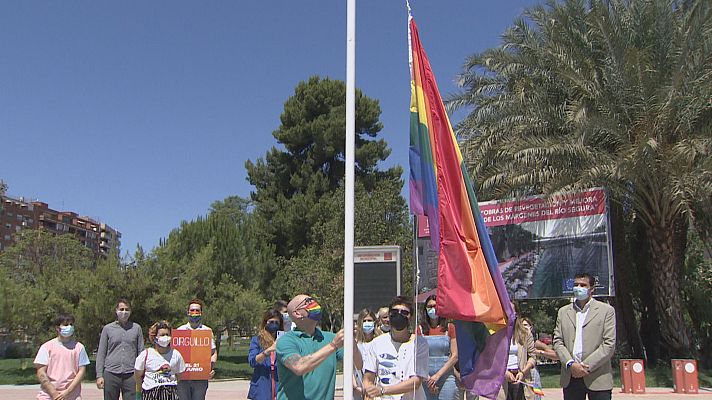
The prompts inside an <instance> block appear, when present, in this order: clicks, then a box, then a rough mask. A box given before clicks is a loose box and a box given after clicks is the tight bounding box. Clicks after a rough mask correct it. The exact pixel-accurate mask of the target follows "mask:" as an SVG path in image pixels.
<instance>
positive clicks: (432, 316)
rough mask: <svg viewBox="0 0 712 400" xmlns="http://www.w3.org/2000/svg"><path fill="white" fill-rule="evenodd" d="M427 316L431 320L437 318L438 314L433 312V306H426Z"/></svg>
mask: <svg viewBox="0 0 712 400" xmlns="http://www.w3.org/2000/svg"><path fill="white" fill-rule="evenodd" d="M428 317H429V318H430V319H432V320H436V319H438V314H437V313H436V312H435V307H433V308H428Z"/></svg>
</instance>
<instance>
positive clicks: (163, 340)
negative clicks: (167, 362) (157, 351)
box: [156, 336, 171, 347]
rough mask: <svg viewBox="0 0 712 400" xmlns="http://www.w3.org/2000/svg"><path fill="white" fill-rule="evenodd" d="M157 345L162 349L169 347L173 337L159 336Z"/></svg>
mask: <svg viewBox="0 0 712 400" xmlns="http://www.w3.org/2000/svg"><path fill="white" fill-rule="evenodd" d="M156 344H158V345H159V346H161V347H168V346H170V344H171V337H170V336H159V337H157V338H156Z"/></svg>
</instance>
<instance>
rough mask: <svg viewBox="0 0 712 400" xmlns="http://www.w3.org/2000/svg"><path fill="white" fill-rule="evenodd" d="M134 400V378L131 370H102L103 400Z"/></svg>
mask: <svg viewBox="0 0 712 400" xmlns="http://www.w3.org/2000/svg"><path fill="white" fill-rule="evenodd" d="M119 395H121V398H122V399H123V400H135V397H136V380H135V379H134V374H133V372H130V373H128V374H114V373H111V372H107V371H104V400H119Z"/></svg>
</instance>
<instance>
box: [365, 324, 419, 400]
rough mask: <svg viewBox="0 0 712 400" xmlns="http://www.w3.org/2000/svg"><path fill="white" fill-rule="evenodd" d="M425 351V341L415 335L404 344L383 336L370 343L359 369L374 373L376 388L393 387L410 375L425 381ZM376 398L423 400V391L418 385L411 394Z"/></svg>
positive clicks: (386, 335) (385, 335) (388, 335)
mask: <svg viewBox="0 0 712 400" xmlns="http://www.w3.org/2000/svg"><path fill="white" fill-rule="evenodd" d="M416 341H417V344H418V347H417V349H416ZM428 350H429V349H428V342H427V341H425V340H423V338H417V336H416V335H411V338H410V340H409V341H407V342H405V343H399V342H396V341H394V340H392V339H391V335H390V334H387V333H386V334H383V335H381V336H378V337H377V338H375V339H373V340H372V341H371V343H370V346H368V348H367V349H366V355H365V356H364V357H363V369H364V371H368V372H373V373H375V374H376V380H377V381H378V385H380V386H391V385H395V384H398V383H401V382H403V381H407V380H408V379H410V378H411V377H413V376H419V377H421V378H423V379H428ZM380 398H381V399H402V400H425V392H424V391H423V386H422V385H421V386H420V387H419V388H418V389H416V390H415V393H412V392H411V393H406V394H404V395H396V396H387V395H386V396H382V397H380Z"/></svg>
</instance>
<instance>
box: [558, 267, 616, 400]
mask: <svg viewBox="0 0 712 400" xmlns="http://www.w3.org/2000/svg"><path fill="white" fill-rule="evenodd" d="M594 284H595V282H594V279H593V277H592V276H591V275H589V274H587V273H583V274H578V275H576V276H575V277H574V288H573V289H574V297H575V299H576V301H574V302H573V303H572V304H568V305H565V306H563V307H561V308H560V309H559V314H558V316H557V317H556V328H555V329H554V341H553V344H554V351H556V354H557V355H558V356H559V360H561V387H562V388H564V400H583V399H585V398H586V396H587V395H588V399H589V400H604V399H605V400H610V398H611V393H612V389H613V373H612V369H611V357H613V352H614V350H615V347H616V313H615V311H614V310H613V307H611V306H610V305H608V304H606V303H602V302H600V301H598V300H596V299H594V298H593V297H592V295H593V290H594Z"/></svg>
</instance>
